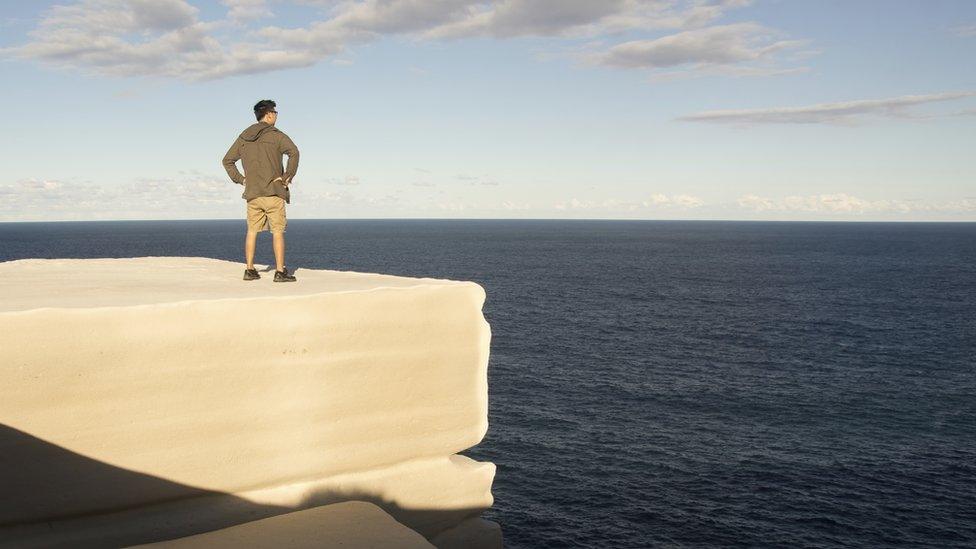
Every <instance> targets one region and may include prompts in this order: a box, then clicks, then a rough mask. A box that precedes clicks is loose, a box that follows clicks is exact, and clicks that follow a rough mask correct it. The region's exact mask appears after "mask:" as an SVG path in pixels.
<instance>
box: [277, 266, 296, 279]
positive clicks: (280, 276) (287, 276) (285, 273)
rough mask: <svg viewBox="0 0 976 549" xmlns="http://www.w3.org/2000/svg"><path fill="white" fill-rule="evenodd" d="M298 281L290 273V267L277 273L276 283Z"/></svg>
mask: <svg viewBox="0 0 976 549" xmlns="http://www.w3.org/2000/svg"><path fill="white" fill-rule="evenodd" d="M295 280H297V279H296V278H295V276H294V275H292V274H289V273H288V267H285V268H284V269H283V270H281V271H275V277H274V281H275V282H294V281H295Z"/></svg>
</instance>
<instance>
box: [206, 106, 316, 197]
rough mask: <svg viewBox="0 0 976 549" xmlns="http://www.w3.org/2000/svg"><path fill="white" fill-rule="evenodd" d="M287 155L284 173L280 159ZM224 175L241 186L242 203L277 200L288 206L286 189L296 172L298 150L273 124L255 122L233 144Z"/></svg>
mask: <svg viewBox="0 0 976 549" xmlns="http://www.w3.org/2000/svg"><path fill="white" fill-rule="evenodd" d="M283 154H285V155H288V168H287V170H286V169H283V168H282V163H281V155H283ZM237 160H241V161H242V163H243V164H244V174H246V180H245V175H241V173H240V172H239V171H238V170H237V164H236V162H237ZM223 164H224V169H225V170H227V175H229V176H230V178H231V179H232V180H233V181H234V182H235V183H238V184H242V185H244V193H243V194H242V195H241V197H242V198H244V200H251V199H252V198H258V197H261V196H280V197H281V198H283V199H285V202H286V203H291V193H290V191H289V190H288V185H286V184H285V183H291V180H292V178H293V177H295V174H296V173H297V171H298V147H296V146H295V143H294V142H292V140H291V138H289V137H288V136H287V135H285V133H284V132H283V131H281V130H279V129H278V128H276V127H275V126H274V125H273V124H269V123H267V122H257V123H255V124H251V125H250V126H248V127H247V128H246V129H245V130H244V131H243V132H241V134H240V136H238V137H237V139H236V140H235V141H234V144H233V145H231V147H230V149H229V150H228V151H227V154H225V155H224V159H223Z"/></svg>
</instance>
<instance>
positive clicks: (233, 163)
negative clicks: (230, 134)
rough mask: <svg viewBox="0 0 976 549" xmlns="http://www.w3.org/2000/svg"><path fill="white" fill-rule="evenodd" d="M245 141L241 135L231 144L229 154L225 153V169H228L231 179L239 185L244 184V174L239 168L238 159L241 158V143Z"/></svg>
mask: <svg viewBox="0 0 976 549" xmlns="http://www.w3.org/2000/svg"><path fill="white" fill-rule="evenodd" d="M242 143H243V141H242V140H241V138H240V137H238V138H237V139H235V140H234V144H233V145H231V146H230V149H229V150H228V151H227V154H225V155H224V160H223V164H224V169H225V170H227V175H229V176H230V179H231V181H233V182H234V183H237V184H238V185H243V184H244V175H242V174H241V172H240V171H239V170H238V169H237V161H238V160H240V159H241V144H242Z"/></svg>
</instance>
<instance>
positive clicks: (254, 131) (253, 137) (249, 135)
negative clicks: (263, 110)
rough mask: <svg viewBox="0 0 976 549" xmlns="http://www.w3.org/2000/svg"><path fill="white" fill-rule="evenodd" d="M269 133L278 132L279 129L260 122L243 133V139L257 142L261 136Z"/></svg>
mask: <svg viewBox="0 0 976 549" xmlns="http://www.w3.org/2000/svg"><path fill="white" fill-rule="evenodd" d="M269 131H271V132H276V131H278V129H277V128H275V127H274V126H272V125H271V124H268V123H267V122H258V123H256V124H251V125H250V126H248V127H247V128H246V129H245V130H244V131H242V132H241V139H243V140H244V141H257V139H258V137H260V136H261V134H263V133H264V132H269Z"/></svg>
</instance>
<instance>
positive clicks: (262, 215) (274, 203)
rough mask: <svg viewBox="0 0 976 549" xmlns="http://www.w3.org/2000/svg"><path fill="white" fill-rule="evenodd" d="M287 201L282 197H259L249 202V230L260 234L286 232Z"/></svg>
mask: <svg viewBox="0 0 976 549" xmlns="http://www.w3.org/2000/svg"><path fill="white" fill-rule="evenodd" d="M287 224H288V220H287V219H286V218H285V199H284V198H281V197H280V196H259V197H257V198H252V199H250V200H248V201H247V230H248V231H253V232H256V233H259V232H261V231H267V230H271V232H272V233H283V232H285V225H287Z"/></svg>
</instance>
